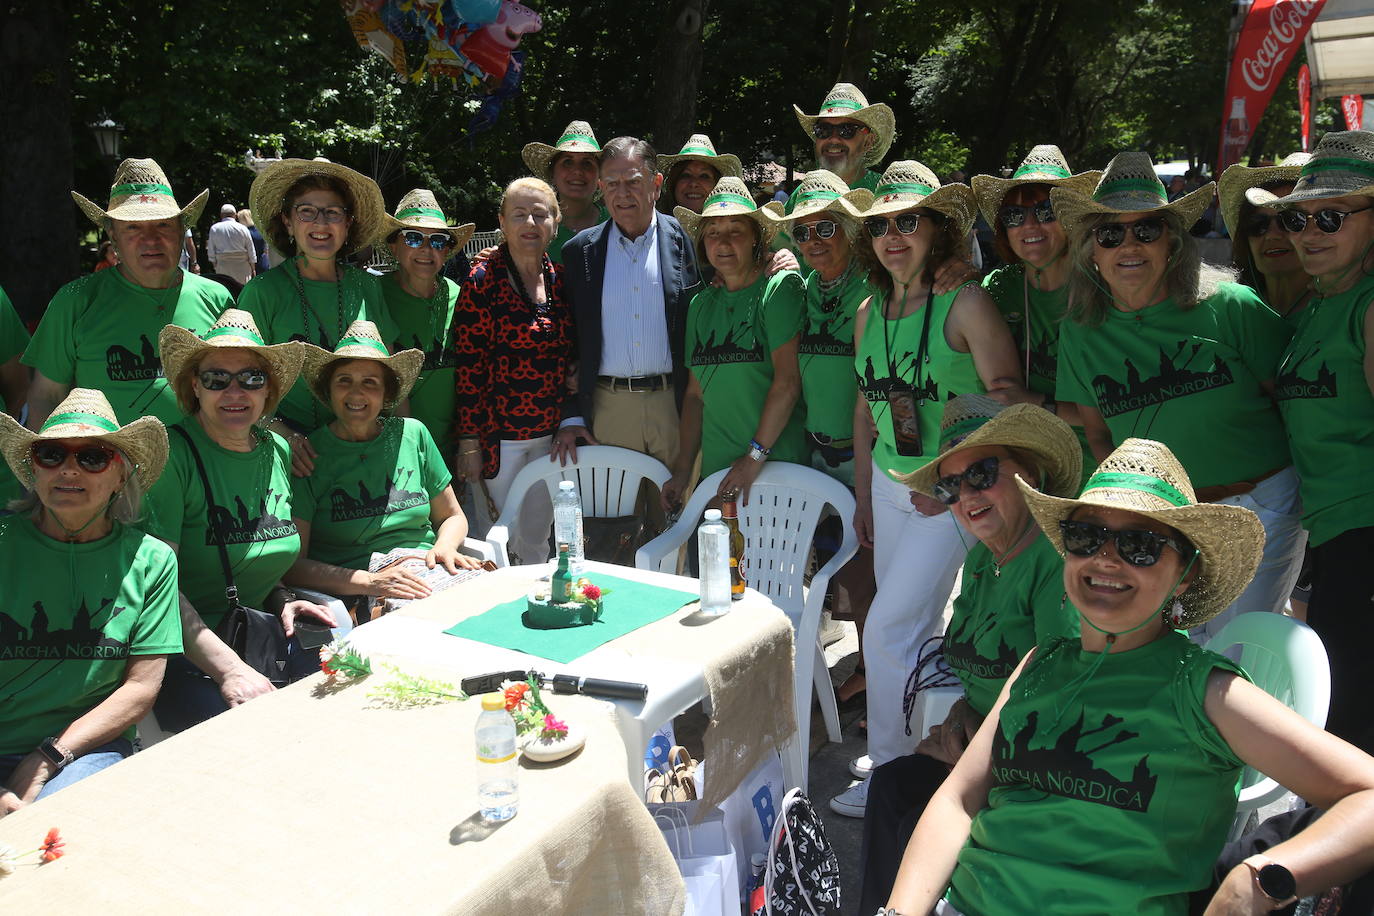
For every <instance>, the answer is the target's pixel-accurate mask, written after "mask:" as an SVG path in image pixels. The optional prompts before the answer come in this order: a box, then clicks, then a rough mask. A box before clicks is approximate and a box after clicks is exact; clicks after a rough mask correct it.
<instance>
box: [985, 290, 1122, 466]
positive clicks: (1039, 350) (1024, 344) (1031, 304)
mask: <svg viewBox="0 0 1374 916" xmlns="http://www.w3.org/2000/svg"><path fill="white" fill-rule="evenodd" d="M983 288H984V289H986V290H987V291H988V295H990V296H991V297H992V301H993V302H995V303H997V309H998V311H1000V312H1001V313H1002V317H1003V318H1004V319H1006V322H1007V327H1009V328H1010V329H1011V336H1012V339H1013V340H1014V341H1015V342H1016V352H1017V354H1018V355H1019V356H1020V359H1021V367H1022V371H1026V370H1027V367H1029V371H1028V372H1027V373H1026V386H1027V387H1028V388H1030V390H1031V391H1038V392H1040V393H1041V394H1047V395H1049V396H1050V397H1051V398H1053V397H1054V392H1055V385H1056V381H1057V379H1058V376H1059V328H1060V322H1061V320H1062V319H1063V317H1064V312H1065V311H1066V310H1067V309H1068V307H1069V286H1068V284H1067V283H1066V284H1064V285H1063V286H1061V287H1059V288H1058V289H1050V290H1040V289H1036V288H1035V287H1034V286H1032V285H1031V284H1030V283H1028V282H1026V266H1025V264H1011V265H1008V266H1006V267H999V268H997V269H996V270H994V271H993V272H992V273H990V274H988V275H987V276H986V277H984V278H983ZM1073 431H1074V433H1075V434H1077V436H1078V445H1079V447H1080V448H1082V450H1083V482H1084V483H1086V482H1087V480H1088V478H1089V477H1091V476H1092V472H1093V471H1094V470H1096V468H1097V459H1096V458H1095V457H1094V456H1093V450H1092V446H1091V445H1089V444H1088V434H1087V433H1085V432H1084V431H1083V427H1081V426H1075V427H1074V428H1073Z"/></svg>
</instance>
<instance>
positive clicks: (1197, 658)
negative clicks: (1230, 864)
mask: <svg viewBox="0 0 1374 916" xmlns="http://www.w3.org/2000/svg"><path fill="white" fill-rule="evenodd" d="M1097 656H1098V653H1095V652H1084V651H1083V650H1082V648H1081V647H1080V645H1079V642H1078V640H1076V639H1070V640H1062V641H1059V642H1055V643H1053V644H1051V645H1049V646H1041V647H1040V648H1038V649H1037V650H1036V656H1035V658H1034V659H1033V660H1032V661H1031V663H1030V664H1029V665H1027V666H1026V669H1025V670H1024V671H1023V672H1022V674H1021V676H1020V677H1019V678H1017V680H1016V683H1015V684H1014V685H1013V686H1012V688H1011V695H1010V696H1009V697H1008V700H1007V703H1006V704H1005V705H1004V706H1003V707H1002V712H1001V718H1000V720H999V728H998V730H997V732H996V734H995V735H994V737H993V746H992V783H993V784H992V788H991V789H990V791H989V792H988V802H987V806H986V807H984V808H983V810H982V811H980V812H978V814H977V815H976V816H975V817H974V819H973V824H972V827H971V829H970V832H969V840H968V843H967V844H966V845H965V846H964V848H963V850H962V851H961V852H960V853H959V862H958V864H957V865H956V866H955V869H954V875H953V877H952V879H951V881H950V888H949V894H948V898H949V901H950V903H952V904H953V905H954V906H955V907H956V908H957V909H959V910H960V911H961V912H964V913H978V914H979V916H1003V914H1006V916H1021V914H1023V913H1025V912H1026V908H1027V903H1028V901H1043V900H1045V899H1047V895H1050V894H1053V897H1054V901H1055V903H1054V912H1055V913H1056V914H1057V916H1089V914H1092V916H1101V914H1103V913H1131V914H1139V916H1165V914H1168V916H1182V914H1183V913H1186V912H1187V909H1188V892H1189V891H1192V890H1196V889H1198V888H1202V887H1205V886H1206V885H1207V882H1208V879H1209V878H1210V877H1211V875H1212V864H1213V862H1214V861H1215V860H1216V857H1217V853H1219V852H1220V851H1221V847H1222V844H1223V843H1224V842H1225V841H1226V831H1227V829H1228V828H1229V827H1230V825H1231V819H1232V818H1233V817H1234V816H1235V813H1236V787H1237V783H1238V780H1239V777H1240V770H1241V766H1242V762H1241V760H1240V758H1239V757H1237V756H1236V754H1235V752H1234V751H1232V750H1231V747H1230V745H1228V744H1227V743H1226V741H1225V739H1224V738H1222V736H1221V734H1220V733H1219V732H1218V731H1217V730H1216V727H1215V726H1214V725H1212V723H1211V720H1209V719H1208V718H1207V714H1206V712H1205V711H1204V709H1203V698H1204V696H1205V694H1206V690H1207V678H1208V676H1209V675H1210V674H1211V673H1212V669H1214V668H1220V669H1222V670H1223V671H1231V672H1235V673H1238V674H1239V673H1241V671H1240V669H1239V668H1238V667H1236V665H1235V664H1233V663H1232V662H1230V661H1228V660H1227V659H1225V658H1223V657H1222V656H1220V655H1217V654H1216V653H1214V652H1208V651H1207V650H1206V649H1203V648H1201V647H1200V646H1197V645H1195V644H1194V643H1192V642H1191V641H1189V639H1188V637H1186V636H1184V635H1183V634H1181V633H1178V632H1176V631H1173V630H1170V631H1168V632H1166V633H1165V634H1164V635H1163V636H1161V637H1160V638H1159V639H1156V640H1155V641H1154V642H1151V643H1149V644H1147V645H1145V646H1141V647H1140V648H1138V649H1133V650H1131V651H1129V652H1121V653H1117V654H1113V655H1108V656H1107V657H1106V658H1105V659H1103V660H1102V665H1101V667H1100V668H1099V669H1098V670H1097V671H1096V672H1095V673H1093V674H1092V676H1091V679H1090V680H1088V681H1087V682H1086V683H1082V679H1083V678H1084V677H1086V676H1087V673H1088V671H1089V669H1090V668H1091V667H1092V666H1093V665H1094V664H1095V663H1096V662H1097V661H1098V657H1097ZM1075 679H1077V680H1075ZM1070 684H1073V685H1074V686H1069V685H1070Z"/></svg>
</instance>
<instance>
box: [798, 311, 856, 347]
mask: <svg viewBox="0 0 1374 916" xmlns="http://www.w3.org/2000/svg"><path fill="white" fill-rule="evenodd" d="M821 313H822V314H824V315H825V316H826V317H825V320H824V321H822V322H821V323H820V324H819V325H818V326H817V327H816V328H815V329H814V330H813V329H812V328H811V327H810V325H809V323H808V326H807V327H806V328H805V329H804V330H803V331H802V335H801V341H800V343H799V345H798V348H797V352H798V353H801V354H811V355H813V356H848V357H851V358H852V357H853V356H854V316H853V315H851V314H849V313H847V312H846V311H845V310H844V309H842V308H840V299H839V297H838V296H835V297H833V298H830V299H826V300H825V301H824V302H822V303H821Z"/></svg>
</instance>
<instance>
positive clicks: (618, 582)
mask: <svg viewBox="0 0 1374 916" xmlns="http://www.w3.org/2000/svg"><path fill="white" fill-rule="evenodd" d="M588 578H590V579H592V581H593V582H595V583H596V584H597V585H599V586H601V588H602V590H603V591H609V592H610V593H611V594H609V595H607V596H606V598H605V601H604V606H603V611H602V615H601V619H600V620H598V621H596V622H595V623H592V624H588V625H587V626H582V627H567V628H565V629H561V630H534V629H530V628H529V627H527V626H525V624H524V623H523V622H521V620H520V616H521V615H522V614H524V613H525V606H526V605H525V599H524V598H520V599H518V600H515V601H507V602H506V603H505V604H498V605H497V606H496V607H494V608H492V609H491V610H489V611H486V612H485V613H482V614H478V615H477V616H476V617H469V618H468V619H467V620H464V621H462V622H460V623H456V624H454V625H453V626H451V627H449V628H448V629H447V630H445V631H444V632H445V633H451V634H453V635H454V636H461V637H463V638H464V639H471V640H475V641H476V642H483V643H486V644H487V645H489V646H500V647H501V648H503V649H514V650H516V651H517V652H526V653H529V654H530V655H537V656H539V657H540V658H547V659H548V660H549V661H554V662H570V661H572V660H573V659H575V658H579V657H581V656H583V655H586V654H587V653H588V652H590V651H592V650H593V649H595V648H596V647H597V646H601V645H604V644H605V643H608V642H610V641H611V640H613V639H616V638H618V637H621V636H624V635H625V634H626V633H629V632H631V631H632V630H638V629H639V628H640V627H642V626H647V625H648V624H651V623H653V622H654V621H655V620H662V619H663V618H664V617H667V616H668V615H669V614H671V613H673V612H674V611H677V610H678V609H679V608H681V607H682V606H683V605H685V604H689V603H690V602H693V601H696V600H697V599H698V597H699V596H698V595H695V594H693V593H692V592H682V591H678V590H677V589H671V588H662V587H660V586H657V585H646V584H645V583H643V582H631V581H629V580H628V579H617V578H616V577H615V576H601V575H598V576H595V577H591V576H588Z"/></svg>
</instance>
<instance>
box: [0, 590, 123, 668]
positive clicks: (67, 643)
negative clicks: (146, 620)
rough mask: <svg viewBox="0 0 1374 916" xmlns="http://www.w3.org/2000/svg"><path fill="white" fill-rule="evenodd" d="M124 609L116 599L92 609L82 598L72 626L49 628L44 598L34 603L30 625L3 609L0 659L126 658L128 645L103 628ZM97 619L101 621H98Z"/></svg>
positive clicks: (0, 624)
mask: <svg viewBox="0 0 1374 916" xmlns="http://www.w3.org/2000/svg"><path fill="white" fill-rule="evenodd" d="M107 611H108V615H107V614H106V612H107ZM124 611H125V608H124V607H122V606H120V605H116V604H115V603H114V599H113V598H102V599H100V602H99V603H98V604H97V605H96V608H95V610H94V611H92V610H91V609H90V606H89V605H87V603H86V599H85V598H84V597H83V598H82V599H81V603H80V604H79V605H78V606H77V609H76V615H75V616H74V617H73V618H72V624H71V626H70V627H65V628H61V629H56V630H50V629H48V624H49V621H48V611H47V609H46V608H45V607H44V606H43V602H42V601H35V602H34V603H33V617H32V618H31V619H30V621H29V625H28V626H27V627H26V626H24V625H23V624H21V623H19V621H17V620H15V619H14V618H13V617H12V616H10V615H9V614H7V613H4V612H3V611H0V662H3V661H15V660H21V659H31V660H38V661H42V660H50V661H66V660H69V659H76V660H87V661H89V660H91V659H119V658H126V657H127V656H128V654H129V644H128V643H126V642H122V641H120V640H118V639H112V638H110V637H108V636H106V635H105V632H104V627H105V626H107V625H108V624H109V622H110V621H112V620H114V619H115V618H116V617H118V616H119V615H120V614H122V613H123V612H124ZM97 619H101V620H102V622H101V623H99V624H97V623H96V620H97Z"/></svg>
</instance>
